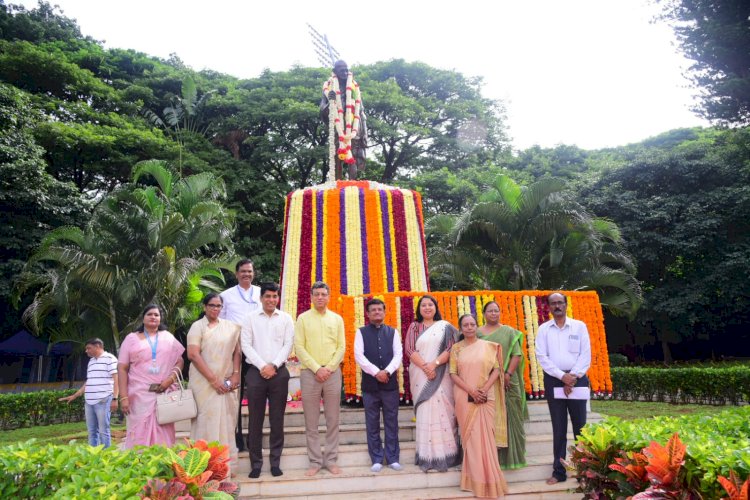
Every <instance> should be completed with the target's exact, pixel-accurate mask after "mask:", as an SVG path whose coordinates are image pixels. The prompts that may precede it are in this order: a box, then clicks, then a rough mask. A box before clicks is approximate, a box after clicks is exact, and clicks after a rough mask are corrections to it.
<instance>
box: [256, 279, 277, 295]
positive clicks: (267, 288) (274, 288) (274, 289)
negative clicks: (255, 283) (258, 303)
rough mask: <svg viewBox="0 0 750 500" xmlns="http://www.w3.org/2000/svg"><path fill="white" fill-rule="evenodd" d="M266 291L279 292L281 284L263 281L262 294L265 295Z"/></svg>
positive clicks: (261, 285)
mask: <svg viewBox="0 0 750 500" xmlns="http://www.w3.org/2000/svg"><path fill="white" fill-rule="evenodd" d="M266 292H276V293H279V285H277V284H276V283H274V282H273V281H272V282H270V283H261V284H260V296H261V297H263V295H265V293H266Z"/></svg>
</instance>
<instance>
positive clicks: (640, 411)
mask: <svg viewBox="0 0 750 500" xmlns="http://www.w3.org/2000/svg"><path fill="white" fill-rule="evenodd" d="M722 408H725V407H723V406H711V405H678V404H671V403H648V402H645V401H608V400H599V399H595V400H592V401H591V411H594V412H596V413H599V414H601V415H602V416H607V417H610V416H611V417H620V418H622V419H627V420H630V419H634V418H649V417H655V416H659V415H669V416H673V417H678V416H680V415H690V414H714V413H716V412H717V411H720V410H721V409H722Z"/></svg>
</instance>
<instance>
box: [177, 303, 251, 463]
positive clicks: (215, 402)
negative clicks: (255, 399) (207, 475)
mask: <svg viewBox="0 0 750 500" xmlns="http://www.w3.org/2000/svg"><path fill="white" fill-rule="evenodd" d="M239 339H240V327H239V325H237V324H235V323H232V322H231V321H227V320H224V319H219V323H218V324H217V325H216V326H214V327H213V328H209V326H208V320H207V319H206V318H205V317H203V318H201V319H199V320H198V321H196V322H195V323H193V325H192V326H191V327H190V331H189V332H188V335H187V344H188V346H190V345H196V346H198V347H200V350H201V357H202V358H203V361H205V362H206V364H207V365H208V367H209V368H210V369H211V372H212V373H213V374H214V375H216V376H217V377H221V378H223V379H224V380H226V379H228V378H229V377H231V376H232V372H233V370H234V360H233V358H232V356H233V354H234V349H235V347H236V346H237V342H239ZM189 373H190V382H189V386H190V388H191V389H193V395H194V396H195V402H196V404H197V405H198V415H197V416H196V418H195V419H193V422H192V427H191V429H190V438H191V439H193V440H196V441H197V440H198V439H203V440H205V441H207V442H209V443H210V442H212V441H218V442H219V443H221V444H223V445H226V446H227V447H229V457H230V459H231V462H230V463H231V467H232V468H233V469H234V468H236V466H237V443H236V440H235V427H236V426H237V413H238V409H239V406H240V400H239V394H238V391H236V390H234V391H230V392H227V393H225V394H219V393H217V392H216V389H214V388H213V387H212V386H211V383H210V382H209V381H208V380H206V377H204V376H203V374H202V373H201V372H200V371H199V370H198V368H197V367H196V366H195V364H194V363H191V364H190V372H189Z"/></svg>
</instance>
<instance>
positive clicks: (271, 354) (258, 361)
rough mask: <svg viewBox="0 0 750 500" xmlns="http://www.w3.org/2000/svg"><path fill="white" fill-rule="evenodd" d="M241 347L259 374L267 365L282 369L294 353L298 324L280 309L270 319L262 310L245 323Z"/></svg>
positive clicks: (250, 315) (241, 335) (254, 313)
mask: <svg viewBox="0 0 750 500" xmlns="http://www.w3.org/2000/svg"><path fill="white" fill-rule="evenodd" d="M240 344H241V346H242V352H243V353H244V354H245V358H246V359H247V361H248V362H249V363H250V364H251V365H253V366H255V367H256V368H257V369H258V370H261V369H262V368H263V367H264V366H266V365H267V364H272V365H274V366H275V367H276V368H278V367H280V366H281V365H283V364H284V363H286V359H287V358H288V357H289V353H291V352H292V346H293V345H294V321H293V320H292V317H291V316H289V314H287V313H285V312H284V311H280V310H278V309H276V310H274V312H273V314H271V315H270V316H269V315H268V314H266V312H265V311H264V310H263V308H260V309H258V310H257V311H253V312H251V313H250V314H248V315H247V317H245V319H244V321H243V322H242V332H241V333H240Z"/></svg>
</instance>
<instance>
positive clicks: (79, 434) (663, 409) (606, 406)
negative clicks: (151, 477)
mask: <svg viewBox="0 0 750 500" xmlns="http://www.w3.org/2000/svg"><path fill="white" fill-rule="evenodd" d="M721 408H722V407H717V406H709V405H674V404H670V403H646V402H642V401H604V400H593V401H591V410H592V411H594V412H596V413H599V414H601V415H602V416H615V417H620V418H623V419H634V418H648V417H653V416H656V415H672V416H679V415H688V414H691V413H705V414H713V413H716V411H718V410H720V409H721ZM124 433H125V424H115V423H113V424H112V434H113V439H114V440H119V438H122V437H123V435H124ZM31 438H34V439H36V440H37V441H38V442H40V443H54V444H64V443H68V442H70V441H71V440H73V439H76V440H78V441H82V442H84V443H85V442H86V439H87V433H86V423H85V422H75V423H71V424H55V425H45V426H40V427H28V428H24V429H15V430H12V431H3V432H0V446H3V445H6V444H11V443H16V442H18V441H26V440H28V439H31Z"/></svg>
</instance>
